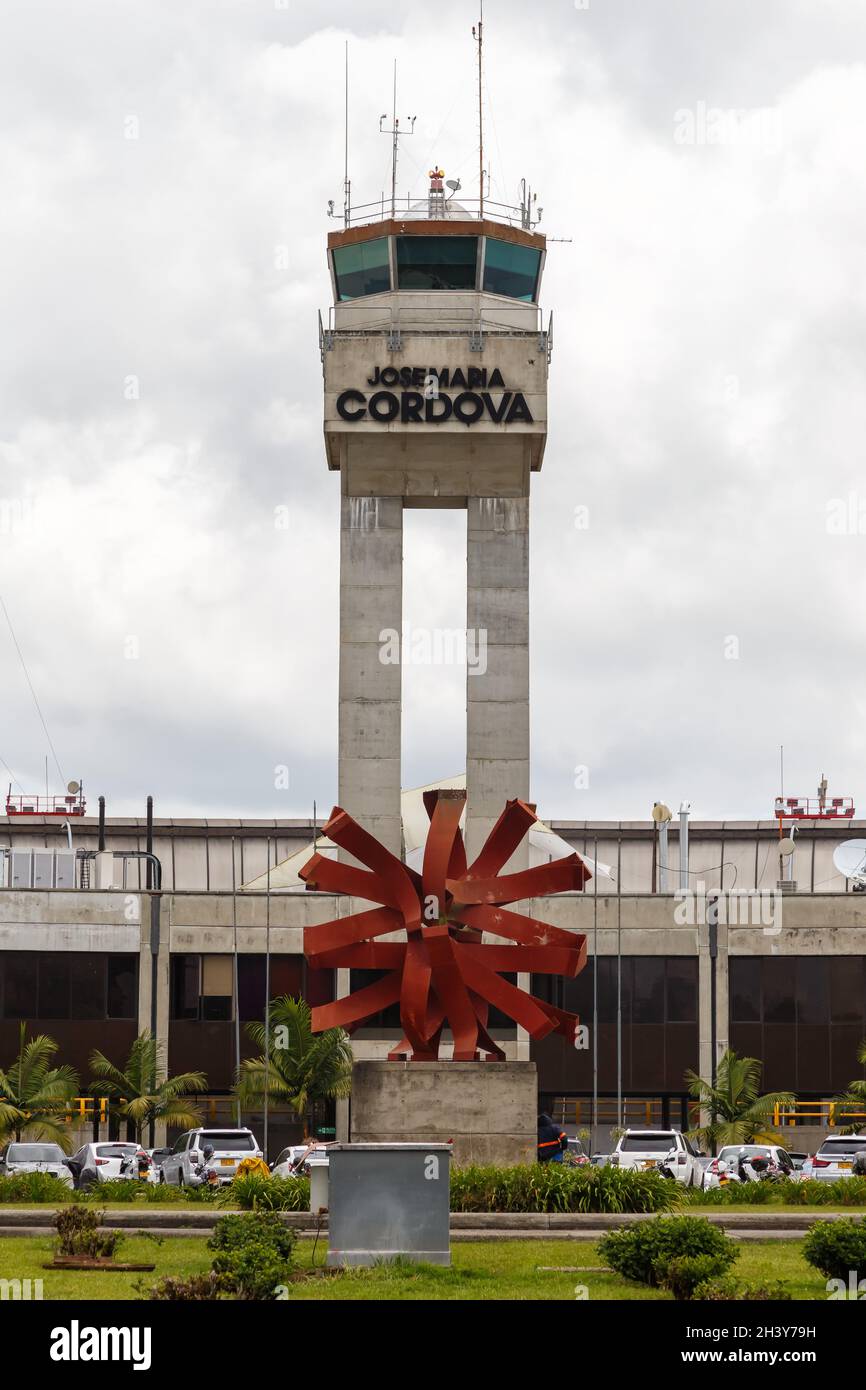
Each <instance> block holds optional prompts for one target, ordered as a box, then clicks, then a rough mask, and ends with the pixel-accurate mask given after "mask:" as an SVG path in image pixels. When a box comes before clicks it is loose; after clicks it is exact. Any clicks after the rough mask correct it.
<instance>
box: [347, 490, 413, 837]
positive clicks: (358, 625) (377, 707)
mask: <svg viewBox="0 0 866 1390" xmlns="http://www.w3.org/2000/svg"><path fill="white" fill-rule="evenodd" d="M402 618H403V499H402V497H352V496H347V495H344V496H343V497H342V499H341V515H340V712H339V799H340V805H341V806H342V807H344V808H345V810H347V811H348V812H349V813H350V815H352V816H354V818H355V819H356V820H357V821H359V822H360V824H361V825H363V826H364V828H365V830H369V831H370V833H371V834H372V835H375V836H376V837H377V839H379V840H381V841H382V843H383V844H384V845H386V846H387V847H388V849H389V850H390V851H391V852H392V854H396V855H398V856H399V855H400V853H401V848H402V845H401V840H402V832H401V818H400V727H401V705H400V700H401V666H400V652H401V639H402Z"/></svg>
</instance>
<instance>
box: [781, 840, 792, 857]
mask: <svg viewBox="0 0 866 1390" xmlns="http://www.w3.org/2000/svg"><path fill="white" fill-rule="evenodd" d="M779 853H780V854H784V855H786V856H787V855H789V854H793V853H794V841H793V840H792V839H791V837H790V835H786V836H785V838H784V839H783V840H780V841H779Z"/></svg>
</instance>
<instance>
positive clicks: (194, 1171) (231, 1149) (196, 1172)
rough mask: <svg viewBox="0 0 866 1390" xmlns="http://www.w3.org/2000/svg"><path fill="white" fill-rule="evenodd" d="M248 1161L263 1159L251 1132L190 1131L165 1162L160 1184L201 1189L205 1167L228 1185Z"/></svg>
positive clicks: (228, 1130)
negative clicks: (248, 1159)
mask: <svg viewBox="0 0 866 1390" xmlns="http://www.w3.org/2000/svg"><path fill="white" fill-rule="evenodd" d="M245 1158H264V1154H263V1153H262V1150H261V1149H260V1148H259V1145H258V1140H257V1139H256V1136H255V1135H254V1134H253V1132H252V1130H251V1129H188V1130H187V1131H186V1133H185V1134H182V1135H181V1136H180V1138H179V1139H178V1140H177V1141H176V1142H175V1144H174V1145H173V1146H172V1150H171V1153H169V1154H167V1155H166V1157H165V1158H164V1159H163V1160H162V1167H161V1169H160V1179H159V1180H160V1182H167V1183H174V1184H175V1186H176V1187H200V1186H201V1184H202V1182H204V1181H205V1171H204V1170H205V1167H207V1168H210V1169H211V1170H212V1171H213V1172H214V1173H215V1174H216V1176H217V1179H218V1181H219V1182H220V1183H223V1184H224V1183H229V1182H231V1181H232V1179H233V1178H234V1176H235V1174H236V1173H237V1170H238V1164H239V1163H241V1162H243V1160H244V1159H245Z"/></svg>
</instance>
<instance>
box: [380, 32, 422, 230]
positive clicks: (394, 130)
mask: <svg viewBox="0 0 866 1390" xmlns="http://www.w3.org/2000/svg"><path fill="white" fill-rule="evenodd" d="M387 119H388V117H387V115H384V116H380V117H379V130H380V132H381V134H383V135H390V136H392V137H393V141H394V143H393V145H392V147H391V216H392V217H394V216H395V214H396V210H397V150H398V146H399V141H400V136H401V135H414V134H415V119H416V118H415V117H414V116H409V118H408V120H409V129H408V130H401V129H400V122H399V121H398V120H397V59H396V58H395V59H394V107H393V118H392V125H391V129H390V130H383V129H382V122H383V121H387Z"/></svg>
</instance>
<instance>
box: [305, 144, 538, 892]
mask: <svg viewBox="0 0 866 1390" xmlns="http://www.w3.org/2000/svg"><path fill="white" fill-rule="evenodd" d="M454 198H455V195H453V194H450V193H449V189H448V186H446V184H445V182H444V175H443V171H442V170H440V169H438V168H436V169H434V170H433V171H432V173H431V175H430V188H429V192H428V195H427V198H426V199H425V200H424V201H422V202H421V203H416V204H413V205H411V206H410V205H408V204H406V205H405V206H404V207H403V208H401V207H399V206H396V205H393V204H392V203H390V202H389V203H387V204H384V205H383V204H375V205H373V206H372V207H367V208H366V209H364V208H361V209H356V210H354V211H353V212H347V213H346V214H345V216H344V225H343V227H342V228H341V230H339V231H335V232H332V233H331V234H330V235H329V238H328V261H329V266H330V272H331V279H332V285H333V297H334V303H333V307H332V309H331V311H330V314H329V319H328V323H327V325H325V323H324V322H323V323H322V324H321V329H320V345H321V351H322V362H323V365H324V378H325V445H326V450H327V459H328V467H329V468H331V469H333V470H334V471H335V472H339V474H340V485H341V493H342V498H341V550H340V678H339V679H340V685H339V690H340V694H339V700H340V712H339V801H340V805H341V806H343V807H345V809H346V810H347V811H348V812H349V813H350V814H351V815H353V816H354V817H355V818H356V819H357V820H359V821H360V822H361V823H362V824H363V825H364V826H365V827H366V828H367V829H368V830H370V831H371V832H372V833H373V834H375V835H376V836H377V837H378V838H379V839H381V840H382V842H383V843H384V844H385V845H387V846H388V848H389V849H390V850H391V851H392V852H393V853H394V854H397V855H399V854H400V852H401V843H400V841H401V820H400V761H401V760H400V741H401V667H400V665H399V664H395V663H394V662H389V661H386V660H383V659H382V652H383V639H382V633H383V632H396V633H398V634H399V633H401V631H402V592H403V573H402V570H403V510H404V508H406V507H465V508H466V510H467V518H468V519H467V567H468V574H467V581H468V600H467V614H466V624H467V628H468V629H469V630H470V633H472V634H478V633H484V634H485V638H484V639H483V640H486V644H487V666H486V671H485V673H484V674H483V675H482V674H470V673H469V667H468V666H467V681H466V711H467V740H466V756H467V767H466V773H467V784H468V803H467V827H466V838H467V849H468V851H469V855H470V859H471V857H472V855H473V853H476V852H477V850H478V849H479V847H480V844H481V842H482V841H483V839H484V837H485V836H486V834H487V832H488V830H489V829H490V827H491V826H492V824H493V823H494V821H495V820H496V819H497V817H498V816H499V815H500V813H501V811H502V809H503V806H504V804H505V801H506V800H507V799H508V798H512V797H520V798H521V799H522V800H529V794H530V789H529V591H528V584H529V487H530V479H531V476H532V474H533V473H534V472H537V471H538V470H539V469H540V468H541V463H542V459H543V456H544V445H545V437H546V433H547V374H548V362H549V359H550V352H551V330H550V325H549V324H548V325H547V326H545V325H544V323H543V321H542V314H541V309H540V306H539V290H540V285H541V277H542V273H543V270H544V257H545V238H544V237H543V236H541V235H539V234H538V233H537V232H536V231H535V230H534V229H533V228H534V222H533V217H532V211H531V210H532V206H533V204H532V200H531V198H530V197H527V199H526V202H525V203H524V205H523V206H522V207H518V208H508V207H504V206H503V205H501V204H494V203H490V202H489V201H485V202H484V203H482V204H479V205H477V206H476V207H475V210H474V211H472V210H470V206H469V205H467V204H463V205H460V204H458V203H457V202H456V201H455V200H454ZM431 582H435V578H433V577H431ZM476 640H478V639H477V638H476ZM431 734H434V735H435V731H431ZM518 862H519V861H515V867H516V866H517V863H518Z"/></svg>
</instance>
